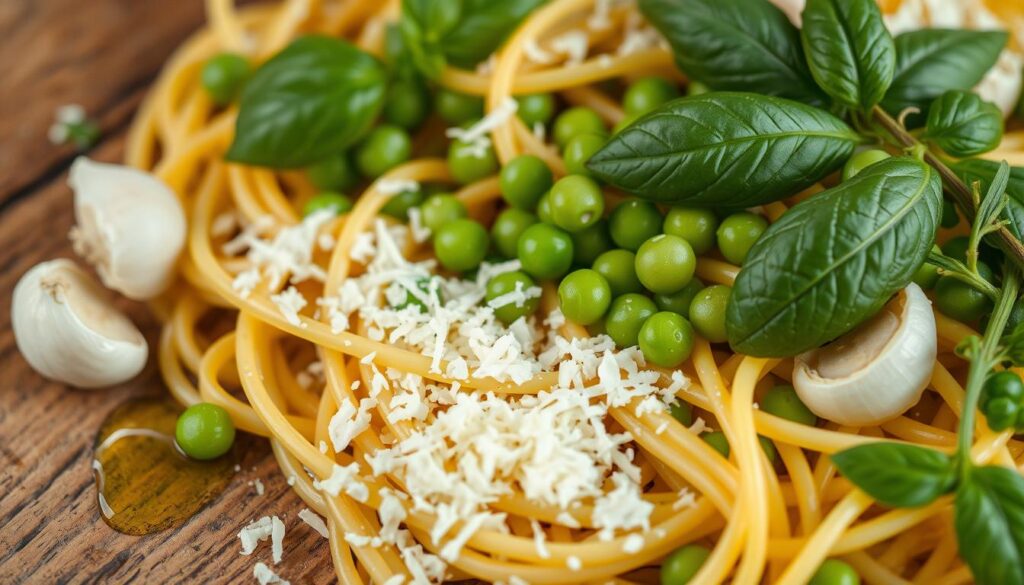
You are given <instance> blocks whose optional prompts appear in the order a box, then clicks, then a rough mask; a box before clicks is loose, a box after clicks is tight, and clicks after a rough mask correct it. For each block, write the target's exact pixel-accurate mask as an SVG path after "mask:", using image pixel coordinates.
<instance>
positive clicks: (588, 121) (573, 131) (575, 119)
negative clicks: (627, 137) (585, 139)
mask: <svg viewBox="0 0 1024 585" xmlns="http://www.w3.org/2000/svg"><path fill="white" fill-rule="evenodd" d="M588 132H591V133H594V134H607V133H608V130H607V129H606V128H605V127H604V120H602V119H601V116H599V115H597V112H595V111H594V110H591V109H590V108H584V107H575V108H569V109H568V110H566V111H564V112H562V113H561V114H559V115H558V117H557V118H555V128H554V132H553V133H554V138H555V144H557V145H558V148H565V145H566V144H568V143H569V141H570V140H572V138H573V137H574V136H577V135H579V134H585V133H588Z"/></svg>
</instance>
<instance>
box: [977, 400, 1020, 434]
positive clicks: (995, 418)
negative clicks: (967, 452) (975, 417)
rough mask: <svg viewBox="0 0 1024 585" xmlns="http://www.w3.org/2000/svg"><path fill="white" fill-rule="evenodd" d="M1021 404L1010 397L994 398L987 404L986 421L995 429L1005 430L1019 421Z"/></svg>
mask: <svg viewBox="0 0 1024 585" xmlns="http://www.w3.org/2000/svg"><path fill="white" fill-rule="evenodd" d="M1020 411H1021V407H1020V404H1018V403H1016V402H1014V401H1013V400H1010V399H1009V398H992V399H990V400H989V401H988V403H987V404H985V422H987V423H988V426H989V428H991V429H992V430H993V431H996V432H998V431H1005V430H1006V429H1008V428H1010V427H1012V426H1013V425H1014V424H1015V423H1016V422H1017V415H1018V413H1019V412H1020Z"/></svg>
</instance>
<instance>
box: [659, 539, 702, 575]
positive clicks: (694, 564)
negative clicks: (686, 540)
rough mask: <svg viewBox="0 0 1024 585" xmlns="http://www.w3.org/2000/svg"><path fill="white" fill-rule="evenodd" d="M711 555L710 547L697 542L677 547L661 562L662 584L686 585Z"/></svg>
mask: <svg viewBox="0 0 1024 585" xmlns="http://www.w3.org/2000/svg"><path fill="white" fill-rule="evenodd" d="M710 556H711V550H710V549H708V548H707V547H703V546H700V545H696V544H691V545H687V546H684V547H682V548H679V549H676V550H675V551H673V552H672V554H670V555H668V556H667V557H665V560H664V561H662V563H661V585H686V584H687V583H689V582H690V579H693V576H694V575H696V574H697V572H698V571H700V568H701V566H703V565H704V562H705V561H707V560H708V557H710Z"/></svg>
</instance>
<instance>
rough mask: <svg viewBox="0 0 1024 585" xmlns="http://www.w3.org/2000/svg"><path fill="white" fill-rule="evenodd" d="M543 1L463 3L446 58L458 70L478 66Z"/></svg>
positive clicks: (469, 0) (467, 0)
mask: <svg viewBox="0 0 1024 585" xmlns="http://www.w3.org/2000/svg"><path fill="white" fill-rule="evenodd" d="M430 1H436V0H430ZM544 1H545V0H464V2H465V4H464V5H463V10H462V12H463V16H462V20H461V21H460V22H459V26H458V27H456V28H455V29H454V30H452V32H451V34H449V35H447V36H446V37H445V39H444V52H445V55H446V56H447V57H448V60H449V61H451V62H452V63H453V64H455V65H456V66H458V67H473V66H475V65H476V64H477V63H479V62H480V61H483V60H484V59H486V58H487V57H489V56H490V55H491V53H493V52H494V51H495V50H497V48H498V47H500V46H501V43H503V42H505V38H506V37H507V36H508V35H509V33H511V32H512V31H514V30H515V29H516V28H517V27H518V26H519V23H520V22H522V21H523V19H524V18H526V16H527V15H529V14H530V13H531V12H533V10H534V9H535V8H537V7H538V6H540V5H541V4H544Z"/></svg>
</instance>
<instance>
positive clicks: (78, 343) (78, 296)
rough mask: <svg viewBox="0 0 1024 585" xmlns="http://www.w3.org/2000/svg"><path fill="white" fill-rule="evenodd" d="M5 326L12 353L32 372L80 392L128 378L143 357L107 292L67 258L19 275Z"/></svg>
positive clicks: (138, 337)
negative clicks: (15, 350) (15, 349)
mask: <svg viewBox="0 0 1024 585" xmlns="http://www.w3.org/2000/svg"><path fill="white" fill-rule="evenodd" d="M11 324H12V326H13V329H14V339H15V341H16V342H17V344H18V349H19V350H21V354H22V355H23V356H25V359H26V360H27V361H28V363H29V364H30V365H31V366H32V367H33V368H34V369H35V370H36V371H37V372H39V373H40V374H42V375H44V376H46V377H47V378H52V379H54V380H57V381H60V382H65V383H67V384H71V385H72V386H79V387H81V388H97V387H101V386H110V385H113V384H118V383H121V382H124V381H126V380H129V379H131V378H132V377H134V376H135V375H136V374H138V373H139V372H140V371H141V370H142V367H143V366H144V365H145V364H146V356H147V355H148V353H149V348H148V346H147V345H146V340H145V338H143V337H142V334H141V333H139V330H138V328H136V327H135V325H134V324H133V323H132V322H131V321H130V320H129V319H128V317H126V316H125V315H124V314H123V313H121V311H119V310H118V309H117V307H115V306H114V305H113V303H112V300H111V296H110V294H109V293H108V292H107V291H106V290H104V289H103V288H102V287H101V286H100V285H99V283H97V282H96V281H95V280H94V279H93V278H92V277H91V276H89V274H88V273H86V272H85V271H84V270H82V269H81V268H79V267H78V266H76V265H75V263H74V262H72V261H71V260H66V259H60V260H51V261H49V262H43V263H42V264H38V265H36V266H35V267H33V268H32V269H31V270H29V271H28V272H26V273H25V275H24V276H22V277H21V280H19V281H18V284H17V286H15V287H14V299H13V302H12V304H11Z"/></svg>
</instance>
